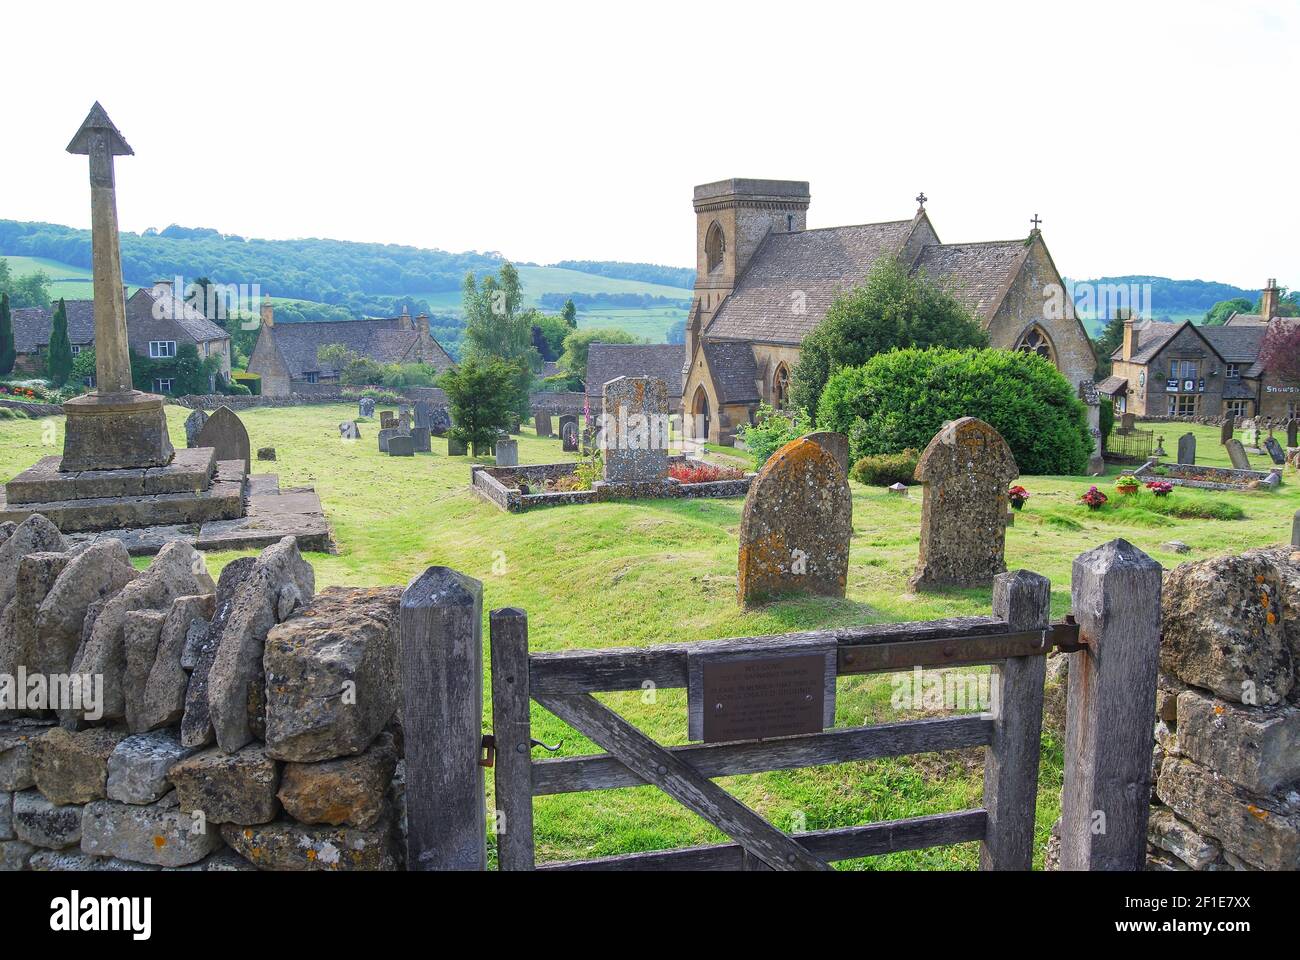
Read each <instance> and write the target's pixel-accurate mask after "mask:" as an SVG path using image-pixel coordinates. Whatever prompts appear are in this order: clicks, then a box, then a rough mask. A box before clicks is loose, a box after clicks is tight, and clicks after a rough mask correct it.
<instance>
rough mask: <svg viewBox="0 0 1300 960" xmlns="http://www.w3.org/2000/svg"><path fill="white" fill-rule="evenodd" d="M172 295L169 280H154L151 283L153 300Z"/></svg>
mask: <svg viewBox="0 0 1300 960" xmlns="http://www.w3.org/2000/svg"><path fill="white" fill-rule="evenodd" d="M171 294H172V282H171V281H170V280H155V281H154V282H153V295H154V299H155V300H156V299H158V298H159V297H170V296H171Z"/></svg>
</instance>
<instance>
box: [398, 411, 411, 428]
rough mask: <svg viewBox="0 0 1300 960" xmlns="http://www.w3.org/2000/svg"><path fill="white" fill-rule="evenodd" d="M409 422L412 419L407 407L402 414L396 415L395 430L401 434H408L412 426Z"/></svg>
mask: <svg viewBox="0 0 1300 960" xmlns="http://www.w3.org/2000/svg"><path fill="white" fill-rule="evenodd" d="M411 420H412V417H411V410H410V408H409V407H407V408H404V409H403V410H402V412H401V413H399V414H398V415H397V428H398V429H399V430H401V431H402V432H403V433H410V432H411V426H412V423H411Z"/></svg>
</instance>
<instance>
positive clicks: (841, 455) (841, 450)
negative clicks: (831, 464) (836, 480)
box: [804, 430, 849, 477]
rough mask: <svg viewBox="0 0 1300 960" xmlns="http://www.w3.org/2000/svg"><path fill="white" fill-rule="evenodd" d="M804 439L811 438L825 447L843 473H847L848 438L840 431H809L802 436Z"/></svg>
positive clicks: (846, 474)
mask: <svg viewBox="0 0 1300 960" xmlns="http://www.w3.org/2000/svg"><path fill="white" fill-rule="evenodd" d="M804 439H805V440H811V441H812V442H813V443H815V444H818V445H819V446H822V447H824V448H825V449H826V452H827V453H829V454H830V455H831V456H832V457H834V458H835V462H836V463H838V464H839V465H840V469H841V470H843V471H844V475H845V476H846V477H847V476H848V475H849V438H848V437H846V436H844V434H842V433H833V432H831V431H830V430H820V431H818V432H817V433H810V434H808V435H806V436H805V437H804Z"/></svg>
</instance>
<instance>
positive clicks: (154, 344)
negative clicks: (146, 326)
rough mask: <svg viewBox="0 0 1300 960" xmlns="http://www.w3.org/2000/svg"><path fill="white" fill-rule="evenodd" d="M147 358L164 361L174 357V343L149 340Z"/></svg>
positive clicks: (171, 341)
mask: <svg viewBox="0 0 1300 960" xmlns="http://www.w3.org/2000/svg"><path fill="white" fill-rule="evenodd" d="M149 356H150V357H151V358H153V359H154V360H166V359H169V358H171V357H174V356H176V341H175V340H150V341H149Z"/></svg>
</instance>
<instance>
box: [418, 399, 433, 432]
mask: <svg viewBox="0 0 1300 960" xmlns="http://www.w3.org/2000/svg"><path fill="white" fill-rule="evenodd" d="M432 419H433V404H432V403H430V402H429V401H428V400H416V401H415V424H414V425H415V426H416V427H424V428H426V429H427V428H429V427H430V426H432V424H431V422H430V421H431V420H432Z"/></svg>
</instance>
